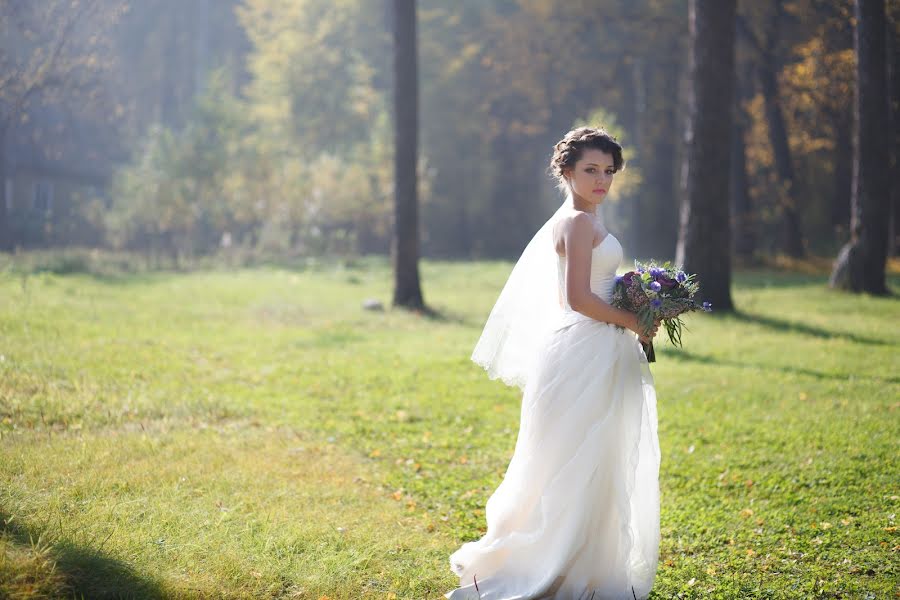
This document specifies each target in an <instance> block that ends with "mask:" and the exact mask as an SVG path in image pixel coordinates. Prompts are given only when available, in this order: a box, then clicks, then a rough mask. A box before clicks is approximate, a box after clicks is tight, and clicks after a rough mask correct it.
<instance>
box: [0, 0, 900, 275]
mask: <svg viewBox="0 0 900 600" xmlns="http://www.w3.org/2000/svg"><path fill="white" fill-rule="evenodd" d="M391 4H392V3H389V2H387V1H370V0H243V1H238V0H215V1H213V0H181V1H177V2H176V1H175V0H157V1H156V2H136V1H129V0H93V1H88V0H80V1H78V2H72V1H63V0H46V1H45V2H40V3H32V2H26V1H24V0H19V1H14V0H8V1H6V2H2V3H0V27H2V30H3V37H2V41H0V44H2V54H0V61H2V66H3V70H2V73H3V76H2V77H3V79H2V80H0V139H2V142H3V143H2V146H0V149H2V152H0V173H2V178H0V180H2V181H3V182H4V189H3V194H4V199H5V202H0V243H2V245H3V246H4V247H5V248H13V247H20V248H30V247H45V246H67V245H94V246H108V247H116V248H127V249H131V250H135V251H140V252H144V253H146V254H147V255H148V256H149V257H151V258H152V259H153V260H166V261H171V260H174V261H185V260H190V259H191V258H192V257H196V256H200V255H206V254H213V253H218V252H221V251H227V252H237V251H246V252H247V253H271V254H275V255H278V256H287V257H292V256H302V255H321V254H329V253H332V254H343V255H360V254H380V255H387V254H388V253H389V252H390V243H391V233H392V227H393V219H394V215H393V198H394V174H393V159H394V148H393V137H392V136H393V116H392V107H393V105H392V102H393V97H392V94H393V89H394V87H393V86H394V72H393V62H392V52H393V40H392V31H393V29H392V23H391V20H390V19H391V8H390V5H391ZM897 5H898V3H897V2H888V3H886V14H885V17H884V20H883V22H882V26H883V27H884V28H885V29H886V33H887V34H888V40H889V44H888V46H889V47H895V46H891V44H895V42H891V40H895V39H896V35H897V31H898V16H900V14H898V13H900V10H898V7H897ZM417 6H418V10H417V13H418V14H417V22H416V25H417V28H418V32H417V33H418V54H419V61H418V65H419V76H418V89H419V107H420V109H419V121H418V122H419V133H418V139H419V140H420V144H419V149H418V150H419V151H418V157H419V158H418V160H417V161H416V162H417V164H416V174H417V180H418V183H417V189H418V197H419V208H420V211H419V216H418V219H419V223H420V238H421V254H422V255H424V256H428V257H445V258H480V257H487V258H494V257H496V258H514V257H515V256H517V255H518V253H519V252H520V251H521V249H522V248H523V247H524V244H525V243H526V242H527V240H528V239H529V238H530V236H531V235H532V234H533V233H534V230H535V228H536V227H537V226H538V225H540V224H541V223H542V222H543V221H544V220H545V219H546V217H547V216H548V215H549V214H550V212H551V211H552V209H553V208H554V207H555V206H556V205H557V204H558V202H559V201H560V198H559V196H558V192H557V191H556V190H555V189H554V187H553V185H552V182H551V180H550V178H549V177H548V175H547V172H546V168H547V165H548V162H549V158H550V154H551V150H552V146H553V143H554V142H555V141H556V140H558V139H559V138H560V137H562V135H563V134H564V133H565V132H566V131H567V130H568V129H569V128H571V127H572V126H574V125H575V124H576V123H579V122H584V121H591V120H598V119H599V120H600V121H602V123H598V124H605V125H609V126H610V127H614V128H616V130H617V131H618V132H619V135H620V140H621V141H623V143H624V144H625V145H626V149H627V151H628V152H629V153H630V156H629V161H628V168H627V169H626V171H625V172H623V174H622V179H623V180H624V179H628V183H627V185H623V186H622V187H623V189H621V190H619V193H618V194H617V195H616V197H614V198H610V200H609V202H608V204H607V205H606V206H605V207H604V210H605V211H606V217H607V222H608V224H609V226H610V228H611V229H613V230H615V231H616V232H617V234H621V238H622V239H623V244H624V245H625V247H626V248H628V250H629V251H630V252H631V253H633V254H635V255H636V256H654V257H657V258H662V259H665V258H673V257H674V256H675V250H676V243H677V240H678V235H679V217H678V215H679V214H680V207H681V205H682V203H683V202H684V201H685V198H684V194H683V193H682V192H681V191H680V187H679V182H680V181H681V177H682V173H681V170H682V164H683V162H684V161H683V159H684V157H685V156H686V152H687V148H686V146H685V143H684V140H683V135H682V132H683V131H684V127H685V124H686V121H685V120H686V118H687V114H688V107H689V104H688V100H689V94H688V91H689V89H690V79H689V76H690V73H689V69H688V40H689V35H688V0H677V1H671V0H667V1H663V0H627V1H626V0H604V1H603V2H597V1H596V0H572V1H570V2H565V3H558V2H547V1H538V0H504V1H502V2H499V1H498V2H483V1H481V0H459V1H458V2H453V3H446V2H440V1H438V0H419V2H418V4H417ZM88 15H90V16H88ZM854 24H855V17H854V10H853V1H852V0H766V1H765V2H750V1H749V0H739V1H738V2H737V7H736V16H735V23H734V26H735V42H734V52H735V68H734V81H733V87H734V95H733V96H734V100H733V109H732V114H733V118H732V121H731V125H730V130H729V131H722V132H721V134H722V136H723V139H724V138H729V139H730V140H731V143H730V145H729V148H728V153H729V155H730V161H728V162H729V163H730V167H729V171H730V177H729V179H730V182H731V185H730V188H729V191H728V192H727V196H728V197H726V198H720V199H717V201H719V202H727V203H729V204H730V210H729V213H730V216H729V222H730V228H731V236H730V245H731V247H732V248H733V251H734V254H735V256H736V258H737V259H738V261H739V262H741V263H753V262H755V261H760V260H768V259H770V258H771V257H775V256H781V257H794V258H801V257H807V256H813V257H815V256H834V255H836V254H837V252H838V250H839V249H840V248H841V246H842V245H843V244H844V243H846V242H847V241H848V240H849V239H850V215H851V208H850V207H851V196H852V194H851V189H852V180H853V171H852V164H853V161H852V147H853V144H852V140H853V131H854V129H853V97H854V96H853V94H854V86H855V69H856V55H855V53H854V47H853V28H854ZM887 54H888V56H887V57H885V61H886V63H887V67H886V68H888V69H892V71H891V72H892V73H894V72H896V65H893V63H892V61H893V60H894V58H893V57H895V56H896V52H895V51H894V52H893V53H892V52H891V51H888V52H887ZM891 81H892V82H895V81H896V77H894V78H893V79H892V80H891ZM719 84H721V82H718V83H715V84H714V85H719ZM896 88H897V86H896V83H891V84H889V85H888V90H887V91H885V94H888V95H890V97H891V100H890V101H891V102H892V103H893V104H891V106H892V107H893V108H892V111H891V112H892V113H896V110H897V101H898V100H897V92H896ZM721 126H722V127H725V125H724V124H723V125H721ZM887 126H888V124H885V127H887ZM895 129H896V126H894V129H893V130H895ZM893 130H892V131H893ZM890 143H891V145H892V147H896V143H897V136H896V134H894V135H893V136H892V137H891V141H890ZM891 156H892V158H891V160H892V161H896V150H893V154H891ZM892 165H893V166H892V167H891V168H892V169H896V163H895V162H894V163H892ZM629 171H630V173H629ZM629 178H630V179H629ZM894 179H897V178H896V177H895V178H894ZM893 189H894V190H895V191H893V192H891V193H893V194H896V187H894V188H893ZM894 198H895V200H894V202H893V203H892V204H891V206H893V210H892V212H891V213H890V214H891V216H890V219H889V223H890V225H889V226H890V231H889V234H888V252H889V253H891V254H896V251H897V246H898V243H897V237H898V236H897V226H896V223H897V221H898V216H897V210H896V196H894Z"/></svg>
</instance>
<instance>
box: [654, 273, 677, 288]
mask: <svg viewBox="0 0 900 600" xmlns="http://www.w3.org/2000/svg"><path fill="white" fill-rule="evenodd" d="M658 281H659V283H660V285H662V286H663V287H664V288H666V289H667V290H670V289H672V288H673V287H675V286H676V285H678V282H677V281H675V280H674V279H672V278H671V277H668V276H666V275H661V276H660V278H659V280H658Z"/></svg>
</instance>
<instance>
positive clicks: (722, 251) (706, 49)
mask: <svg viewBox="0 0 900 600" xmlns="http://www.w3.org/2000/svg"><path fill="white" fill-rule="evenodd" d="M735 4H736V2H735V0H691V1H690V4H689V5H688V11H689V17H688V20H689V29H690V56H689V63H690V81H691V85H690V94H689V101H688V116H687V123H686V128H685V153H684V160H685V164H684V168H683V170H682V172H683V173H684V174H685V176H684V179H683V180H682V186H683V187H684V188H685V189H684V190H683V192H684V193H683V204H682V206H681V223H680V231H679V237H678V246H677V249H676V259H675V260H676V262H678V263H681V264H683V266H684V268H685V270H687V271H689V272H692V273H696V274H697V276H698V279H699V281H700V287H701V294H702V295H703V297H704V299H706V300H708V301H710V302H711V303H712V304H713V306H714V307H716V309H717V310H732V309H733V308H734V306H733V303H732V301H731V260H730V257H731V227H730V203H729V199H728V197H729V178H730V163H731V135H732V126H731V122H732V101H733V94H734V31H735V8H736V7H735Z"/></svg>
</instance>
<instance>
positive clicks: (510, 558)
mask: <svg viewBox="0 0 900 600" xmlns="http://www.w3.org/2000/svg"><path fill="white" fill-rule="evenodd" d="M572 317H574V318H570V319H568V320H561V321H560V323H559V326H558V327H557V328H555V329H554V330H553V331H552V332H551V333H550V334H548V336H547V338H545V343H544V344H542V345H541V348H540V350H538V356H537V360H536V361H535V365H536V368H535V372H534V374H533V376H532V377H531V378H530V379H529V381H528V383H527V385H526V386H525V390H524V394H523V397H522V407H521V417H520V424H519V433H518V437H517V440H516V446H515V451H514V453H513V456H512V459H511V460H510V463H509V466H508V467H507V471H506V474H505V475H504V478H503V480H502V482H501V483H500V485H499V486H498V487H497V489H496V490H495V491H494V493H493V494H492V495H491V497H490V498H489V500H488V502H487V506H486V510H485V516H486V519H487V532H486V533H485V535H484V536H483V537H482V538H481V539H479V540H477V541H471V542H467V543H465V544H463V545H462V547H460V548H459V549H458V550H457V551H456V552H454V553H453V554H452V555H451V556H450V567H451V569H452V570H453V572H454V573H455V574H456V575H458V576H459V578H460V587H459V588H457V589H456V590H453V591H451V592H447V593H446V594H445V597H446V598H448V599H451V600H459V599H463V598H466V599H468V598H472V599H475V598H480V600H513V599H522V600H524V599H538V598H549V599H554V600H590V599H591V598H593V600H634V599H635V598H637V599H642V598H646V597H647V596H648V594H649V593H650V589H651V588H652V587H653V581H654V578H655V576H656V568H657V559H658V552H659V541H660V534H659V462H660V453H659V440H658V437H657V416H656V392H655V388H654V384H653V377H652V375H651V373H650V369H649V365H648V363H647V359H646V357H645V356H644V353H643V350H642V349H641V346H640V342H639V340H638V337H637V335H636V334H635V333H633V332H632V331H630V330H620V329H618V328H617V327H615V326H614V325H612V324H609V323H604V322H601V321H596V320H593V319H590V318H587V317H584V318H581V317H583V315H581V316H579V315H578V314H577V313H575V314H574V315H572ZM476 582H477V588H478V589H477V590H476V585H475V584H476Z"/></svg>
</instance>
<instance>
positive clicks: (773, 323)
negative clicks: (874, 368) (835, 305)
mask: <svg viewBox="0 0 900 600" xmlns="http://www.w3.org/2000/svg"><path fill="white" fill-rule="evenodd" d="M730 314H731V315H732V316H733V317H734V318H736V319H737V320H738V321H743V322H744V323H750V324H753V325H760V326H762V327H765V328H767V329H771V330H773V331H777V332H780V333H800V334H803V335H808V336H810V337H815V338H820V339H825V340H830V339H845V340H847V341H850V342H853V343H856V344H866V345H870V346H893V345H895V344H894V343H892V342H889V341H886V340H881V339H878V338H871V337H866V336H862V335H857V334H855V333H848V332H844V331H830V330H828V329H823V328H821V327H816V326H814V325H806V324H805V323H798V322H797V321H786V320H784V319H779V318H776V317H770V316H766V315H758V314H752V313H748V312H744V311H741V310H736V311H734V312H732V313H730Z"/></svg>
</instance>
